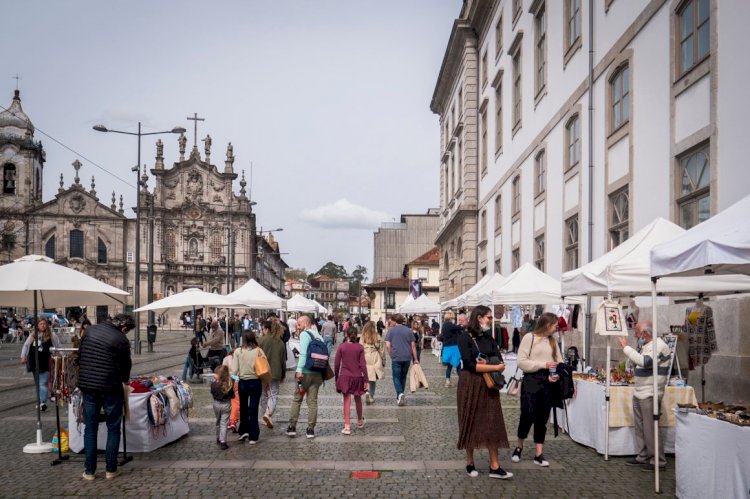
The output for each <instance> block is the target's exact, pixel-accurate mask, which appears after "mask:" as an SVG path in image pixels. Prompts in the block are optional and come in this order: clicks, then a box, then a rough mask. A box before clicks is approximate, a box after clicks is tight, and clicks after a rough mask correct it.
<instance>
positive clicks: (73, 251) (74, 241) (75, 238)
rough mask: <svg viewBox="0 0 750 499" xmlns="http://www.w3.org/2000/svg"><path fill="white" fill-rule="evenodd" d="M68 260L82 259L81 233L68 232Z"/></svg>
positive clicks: (75, 231) (76, 231)
mask: <svg viewBox="0 0 750 499" xmlns="http://www.w3.org/2000/svg"><path fill="white" fill-rule="evenodd" d="M70 258H83V231H80V230H78V229H75V230H71V231H70Z"/></svg>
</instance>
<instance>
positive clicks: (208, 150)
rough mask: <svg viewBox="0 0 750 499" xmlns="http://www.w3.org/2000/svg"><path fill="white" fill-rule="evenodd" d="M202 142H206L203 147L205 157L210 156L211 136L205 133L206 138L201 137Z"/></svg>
mask: <svg viewBox="0 0 750 499" xmlns="http://www.w3.org/2000/svg"><path fill="white" fill-rule="evenodd" d="M203 142H205V143H206V145H205V148H204V151H205V153H206V157H208V156H211V136H210V135H208V134H206V138H205V139H203Z"/></svg>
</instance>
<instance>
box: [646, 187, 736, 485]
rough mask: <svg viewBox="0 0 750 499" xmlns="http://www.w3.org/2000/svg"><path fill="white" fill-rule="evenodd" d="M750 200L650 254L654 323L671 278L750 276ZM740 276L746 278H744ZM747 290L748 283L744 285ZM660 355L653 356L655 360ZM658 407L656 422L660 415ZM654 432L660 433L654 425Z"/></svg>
mask: <svg viewBox="0 0 750 499" xmlns="http://www.w3.org/2000/svg"><path fill="white" fill-rule="evenodd" d="M748 210H750V196H746V197H744V198H743V199H741V200H740V201H738V202H737V203H735V204H733V205H732V206H730V207H729V208H727V209H726V210H724V211H722V212H720V213H718V214H716V215H714V216H713V217H711V218H709V219H708V220H706V221H705V222H702V223H700V224H698V225H696V226H695V227H693V228H691V229H690V230H688V231H685V232H684V233H683V234H681V235H680V236H678V237H675V238H673V239H672V240H670V241H667V242H664V243H662V244H658V245H656V246H654V247H653V248H652V249H651V252H650V265H651V268H650V275H651V277H652V279H653V285H652V292H651V297H652V298H651V299H652V312H653V316H652V322H653V325H654V330H656V327H657V320H656V295H657V290H658V289H659V287H660V285H661V282H662V281H665V280H670V279H675V277H670V276H700V277H698V278H699V279H701V282H706V283H712V282H714V281H717V280H721V279H726V278H727V277H729V278H737V280H738V281H739V280H742V279H746V278H747V277H745V276H748V275H750V223H749V222H748V219H747V213H748ZM738 274H743V276H740V275H738ZM742 286H743V289H745V290H746V289H747V288H744V281H743V283H742ZM655 354H656V352H655V351H654V353H653V354H652V355H654V356H655ZM654 390H656V363H654ZM657 411H658V406H657V404H654V418H655V419H656V415H657V414H658V412H657ZM654 429H655V430H658V426H657V422H656V421H654ZM654 435H655V439H656V442H655V444H654V445H655V447H654V448H656V449H658V448H659V432H658V431H654ZM654 470H655V472H656V473H655V476H654V490H655V491H656V492H659V485H660V484H659V469H658V467H656V466H654Z"/></svg>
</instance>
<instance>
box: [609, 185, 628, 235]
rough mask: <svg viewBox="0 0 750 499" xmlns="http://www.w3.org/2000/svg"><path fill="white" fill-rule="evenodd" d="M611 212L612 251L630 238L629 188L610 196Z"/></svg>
mask: <svg viewBox="0 0 750 499" xmlns="http://www.w3.org/2000/svg"><path fill="white" fill-rule="evenodd" d="M609 212H610V215H609V240H610V249H611V248H615V247H617V246H619V245H620V244H622V243H623V242H625V241H626V240H627V239H628V238H629V237H630V193H629V191H628V187H627V186H625V187H623V188H622V189H620V190H618V191H616V192H614V193H612V194H611V195H610V196H609Z"/></svg>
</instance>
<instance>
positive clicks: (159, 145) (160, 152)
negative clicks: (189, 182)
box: [156, 139, 164, 158]
mask: <svg viewBox="0 0 750 499" xmlns="http://www.w3.org/2000/svg"><path fill="white" fill-rule="evenodd" d="M156 157H157V158H163V157H164V142H162V141H161V139H159V140H157V141H156Z"/></svg>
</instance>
